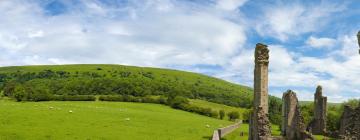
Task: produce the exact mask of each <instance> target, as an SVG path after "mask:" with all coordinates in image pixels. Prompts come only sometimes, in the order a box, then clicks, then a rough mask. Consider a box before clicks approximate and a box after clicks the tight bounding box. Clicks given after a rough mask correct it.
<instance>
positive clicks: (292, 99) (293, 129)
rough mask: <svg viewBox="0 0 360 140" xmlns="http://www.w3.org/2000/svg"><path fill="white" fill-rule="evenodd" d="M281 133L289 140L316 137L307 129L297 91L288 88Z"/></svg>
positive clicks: (284, 100)
mask: <svg viewBox="0 0 360 140" xmlns="http://www.w3.org/2000/svg"><path fill="white" fill-rule="evenodd" d="M282 100H283V107H282V117H283V121H282V125H281V135H282V136H284V138H285V139H287V140H305V139H314V138H313V137H312V135H311V134H310V133H308V132H307V131H306V127H305V124H304V119H303V117H302V115H301V111H300V107H299V103H298V99H297V97H296V93H295V92H293V91H291V90H288V91H286V92H285V93H284V94H283V97H282Z"/></svg>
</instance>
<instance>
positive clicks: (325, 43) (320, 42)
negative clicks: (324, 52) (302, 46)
mask: <svg viewBox="0 0 360 140" xmlns="http://www.w3.org/2000/svg"><path fill="white" fill-rule="evenodd" d="M306 44H307V45H309V46H311V47H313V48H317V49H319V48H331V47H333V46H334V45H336V40H335V39H332V38H326V37H323V38H316V37H314V36H310V37H309V38H308V40H307V41H306Z"/></svg>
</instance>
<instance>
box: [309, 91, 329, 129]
mask: <svg viewBox="0 0 360 140" xmlns="http://www.w3.org/2000/svg"><path fill="white" fill-rule="evenodd" d="M326 108H327V98H326V97H324V96H322V87H321V86H318V87H317V88H316V92H315V97H314V119H313V120H312V121H311V123H310V125H309V127H310V130H311V133H313V134H316V135H321V134H325V133H326Z"/></svg>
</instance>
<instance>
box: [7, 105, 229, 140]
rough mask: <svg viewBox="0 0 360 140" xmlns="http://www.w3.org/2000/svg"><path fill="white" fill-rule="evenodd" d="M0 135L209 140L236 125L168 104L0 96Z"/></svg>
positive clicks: (31, 138)
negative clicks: (23, 99) (217, 131)
mask: <svg viewBox="0 0 360 140" xmlns="http://www.w3.org/2000/svg"><path fill="white" fill-rule="evenodd" d="M0 116H1V117H0V128H1V129H0V139H1V140H3V139H5V140H6V139H8V140H14V139H27V140H42V139H114V140H115V139H128V140H144V139H156V140H168V139H174V140H189V139H193V140H201V139H203V140H207V139H209V138H210V137H211V135H212V132H213V131H214V130H215V129H216V128H218V127H222V126H226V125H229V124H232V123H233V122H230V121H226V120H219V119H214V118H211V117H206V116H202V115H197V114H194V113H189V112H185V111H181V110H176V109H172V108H170V107H168V106H164V105H158V104H146V103H125V102H68V101H62V102H57V101H50V102H14V101H7V100H0Z"/></svg>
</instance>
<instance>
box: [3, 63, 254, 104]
mask: <svg viewBox="0 0 360 140" xmlns="http://www.w3.org/2000/svg"><path fill="white" fill-rule="evenodd" d="M27 85H31V86H27ZM17 86H24V87H19V88H20V89H21V88H25V90H22V91H21V90H18V91H19V92H20V93H15V88H16V87H17ZM37 87H40V88H37ZM0 88H1V89H2V90H3V91H4V95H5V96H8V97H13V98H15V96H14V95H15V94H16V97H17V99H19V100H29V101H31V100H38V101H40V100H44V99H43V98H47V97H48V96H52V95H128V96H129V98H132V96H134V97H145V96H148V95H151V96H159V95H162V96H171V95H170V94H174V95H176V96H182V97H186V98H190V99H201V100H206V101H210V102H215V103H220V104H226V105H230V106H236V107H243V108H249V107H250V106H251V102H252V89H251V88H248V87H245V86H241V85H237V84H232V83H229V82H226V81H224V80H220V79H217V78H213V77H208V76H205V75H202V74H196V73H190V72H182V71H176V70H166V69H157V68H142V67H132V66H121V65H57V66H21V67H1V68H0ZM32 91H36V93H38V91H39V94H40V95H35V94H33V93H32ZM35 96H36V97H35ZM124 97H125V96H124ZM129 100H132V99H129Z"/></svg>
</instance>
